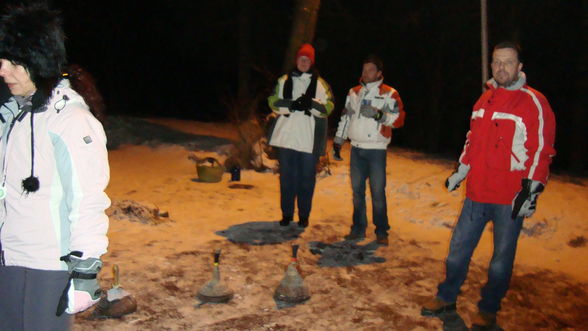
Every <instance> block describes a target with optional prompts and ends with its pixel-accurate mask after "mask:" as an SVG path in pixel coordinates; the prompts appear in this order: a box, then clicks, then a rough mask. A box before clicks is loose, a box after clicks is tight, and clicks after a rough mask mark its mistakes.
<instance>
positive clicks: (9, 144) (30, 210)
mask: <svg viewBox="0 0 588 331" xmlns="http://www.w3.org/2000/svg"><path fill="white" fill-rule="evenodd" d="M33 112H35V113H34V118H33V120H34V121H33V122H32V124H31V112H30V111H27V112H21V109H19V106H18V104H17V102H16V101H15V99H14V97H12V98H10V99H9V100H8V102H6V103H5V104H3V105H0V114H1V115H2V117H1V118H0V120H1V121H0V132H1V133H2V136H1V138H0V139H1V141H0V167H1V169H0V170H1V174H2V177H1V178H2V182H1V184H2V185H3V187H4V190H5V192H6V196H5V198H4V199H2V200H0V245H1V249H2V256H1V258H2V261H0V262H3V263H4V264H5V265H10V266H22V267H28V268H33V269H41V270H67V266H66V264H65V263H64V262H62V261H60V260H59V258H60V257H61V256H63V255H66V254H68V253H69V252H71V251H81V252H83V258H88V257H95V258H99V257H100V255H102V254H104V253H105V252H106V247H107V246H108V239H107V237H106V232H107V230H108V217H107V216H106V214H105V213H104V210H105V209H106V208H108V206H109V205H110V200H109V199H108V197H107V196H106V194H105V193H104V189H105V188H106V185H107V184H108V180H109V167H108V156H107V151H106V135H105V133H104V129H103V128H102V125H101V124H100V122H99V121H98V120H96V119H95V118H94V116H92V114H91V113H90V111H89V109H88V106H87V105H86V104H85V102H84V100H83V98H82V97H81V96H80V95H79V94H77V93H76V92H75V91H74V90H73V89H71V88H70V85H69V81H68V80H65V79H64V80H62V81H61V82H60V83H59V85H58V86H57V87H56V88H55V89H54V90H53V92H52V96H51V97H50V99H49V102H48V103H47V105H46V108H40V109H36V110H35V109H34V110H33ZM31 127H34V129H33V133H34V158H33V159H34V174H35V176H36V177H38V179H39V182H40V187H39V189H38V190H37V191H35V192H30V193H28V194H27V193H26V192H24V191H23V188H22V180H23V179H25V178H27V177H29V176H30V175H31V159H32V156H31Z"/></svg>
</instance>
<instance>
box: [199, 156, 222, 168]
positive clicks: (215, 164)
mask: <svg viewBox="0 0 588 331" xmlns="http://www.w3.org/2000/svg"><path fill="white" fill-rule="evenodd" d="M206 162H208V163H210V164H212V166H219V167H221V164H220V162H218V160H217V159H215V158H214V157H207V158H204V159H202V160H200V161H198V164H199V165H204V164H205V163H206Z"/></svg>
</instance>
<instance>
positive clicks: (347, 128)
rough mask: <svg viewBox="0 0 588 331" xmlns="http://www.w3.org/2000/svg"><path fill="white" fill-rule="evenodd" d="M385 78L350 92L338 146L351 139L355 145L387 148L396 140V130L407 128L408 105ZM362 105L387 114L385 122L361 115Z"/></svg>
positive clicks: (340, 121)
mask: <svg viewBox="0 0 588 331" xmlns="http://www.w3.org/2000/svg"><path fill="white" fill-rule="evenodd" d="M382 81H383V79H381V80H379V81H376V82H372V83H368V84H363V83H362V84H361V85H358V86H356V87H354V88H352V89H350V90H349V93H348V94H347V98H346V100H345V109H344V110H343V114H342V115H341V119H340V120H339V125H338V126H337V133H336V134H335V139H334V141H335V143H339V144H342V143H343V142H344V141H345V140H346V139H347V138H349V139H350V140H351V145H352V146H354V147H358V148H363V149H386V147H387V146H388V144H389V143H390V141H391V139H392V129H393V128H394V129H396V128H399V127H402V126H403V125H404V118H405V116H406V115H405V112H404V105H403V103H402V100H401V99H400V95H399V94H398V92H397V91H396V90H395V89H394V88H392V87H391V86H388V85H386V84H383V83H382ZM362 103H369V104H371V106H372V107H374V108H377V109H379V110H381V111H383V112H384V115H383V118H382V121H380V122H378V121H376V120H375V119H373V118H369V117H365V116H363V115H361V114H360V108H361V105H362Z"/></svg>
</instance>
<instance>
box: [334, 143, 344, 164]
mask: <svg viewBox="0 0 588 331" xmlns="http://www.w3.org/2000/svg"><path fill="white" fill-rule="evenodd" d="M333 158H334V159H335V160H337V161H343V158H342V157H341V145H339V144H337V143H333Z"/></svg>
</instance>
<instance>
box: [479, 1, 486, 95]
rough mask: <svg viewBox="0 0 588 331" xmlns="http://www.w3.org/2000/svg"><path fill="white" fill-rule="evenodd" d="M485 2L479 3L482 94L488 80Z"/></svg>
mask: <svg viewBox="0 0 588 331" xmlns="http://www.w3.org/2000/svg"><path fill="white" fill-rule="evenodd" d="M487 8H488V7H487V6H486V0H481V2H480V16H481V38H480V39H481V43H482V93H484V90H485V88H484V86H485V84H486V81H487V80H488V11H487Z"/></svg>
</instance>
